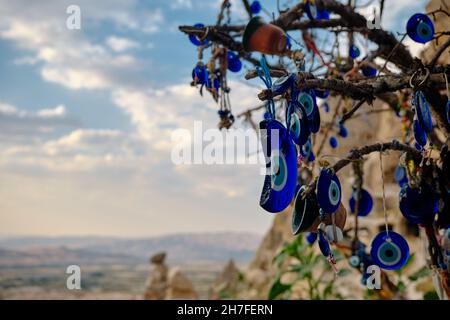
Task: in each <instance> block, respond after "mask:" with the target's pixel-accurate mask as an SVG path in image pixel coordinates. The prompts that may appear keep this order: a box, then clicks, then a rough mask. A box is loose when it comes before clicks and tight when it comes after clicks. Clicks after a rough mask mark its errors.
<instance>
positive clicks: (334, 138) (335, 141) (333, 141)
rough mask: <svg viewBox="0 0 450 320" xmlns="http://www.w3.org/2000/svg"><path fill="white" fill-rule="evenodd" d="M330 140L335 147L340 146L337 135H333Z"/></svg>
mask: <svg viewBox="0 0 450 320" xmlns="http://www.w3.org/2000/svg"><path fill="white" fill-rule="evenodd" d="M328 142H329V143H330V146H331V147H332V148H333V149H336V148H337V147H338V139H336V137H335V136H331V137H330V139H329V141H328Z"/></svg>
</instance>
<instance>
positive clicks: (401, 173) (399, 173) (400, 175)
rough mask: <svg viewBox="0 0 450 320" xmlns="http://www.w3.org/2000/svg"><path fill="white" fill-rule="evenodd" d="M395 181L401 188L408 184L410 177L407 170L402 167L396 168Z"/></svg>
mask: <svg viewBox="0 0 450 320" xmlns="http://www.w3.org/2000/svg"><path fill="white" fill-rule="evenodd" d="M394 176H395V181H397V183H398V185H399V186H400V187H403V186H404V185H405V184H407V183H408V175H407V174H406V169H405V168H404V167H402V166H400V165H399V166H397V168H395V173H394Z"/></svg>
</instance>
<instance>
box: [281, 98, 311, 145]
mask: <svg viewBox="0 0 450 320" xmlns="http://www.w3.org/2000/svg"><path fill="white" fill-rule="evenodd" d="M286 124H287V125H288V128H289V135H290V136H291V139H292V140H293V141H294V142H295V143H296V144H297V145H299V146H303V145H304V144H305V143H306V142H307V141H308V138H309V135H310V132H309V128H308V118H307V115H306V112H305V111H304V110H303V108H301V107H300V105H299V104H298V102H297V101H291V102H290V103H289V106H288V110H287V112H286Z"/></svg>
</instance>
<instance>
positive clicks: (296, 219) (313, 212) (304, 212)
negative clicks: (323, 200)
mask: <svg viewBox="0 0 450 320" xmlns="http://www.w3.org/2000/svg"><path fill="white" fill-rule="evenodd" d="M305 189H306V187H305V186H302V187H301V188H300V190H299V191H298V192H297V196H296V197H295V203H294V211H293V212H292V233H293V234H294V235H296V234H299V233H300V232H304V231H307V230H308V229H309V228H310V227H311V226H312V225H313V223H314V221H316V219H317V218H318V217H319V205H318V204H317V199H316V195H315V193H311V194H309V195H307V196H306V197H305V199H302V193H303V192H304V191H305Z"/></svg>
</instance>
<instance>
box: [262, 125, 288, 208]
mask: <svg viewBox="0 0 450 320" xmlns="http://www.w3.org/2000/svg"><path fill="white" fill-rule="evenodd" d="M259 127H260V130H261V135H260V136H261V143H262V148H263V151H264V155H265V158H266V168H267V173H266V177H265V180H264V186H263V189H262V192H261V198H260V206H261V207H262V208H263V209H265V210H266V211H269V212H273V213H275V212H280V211H283V210H284V209H286V208H287V206H288V205H289V204H290V203H291V201H292V199H293V198H294V196H295V189H296V186H297V151H296V149H295V146H294V143H293V142H292V139H291V138H290V137H289V133H288V131H287V129H286V128H285V127H284V126H283V124H281V123H280V122H279V121H277V120H273V119H271V120H263V121H262V122H261V123H260V125H259ZM273 139H277V140H276V141H272V140H273Z"/></svg>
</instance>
